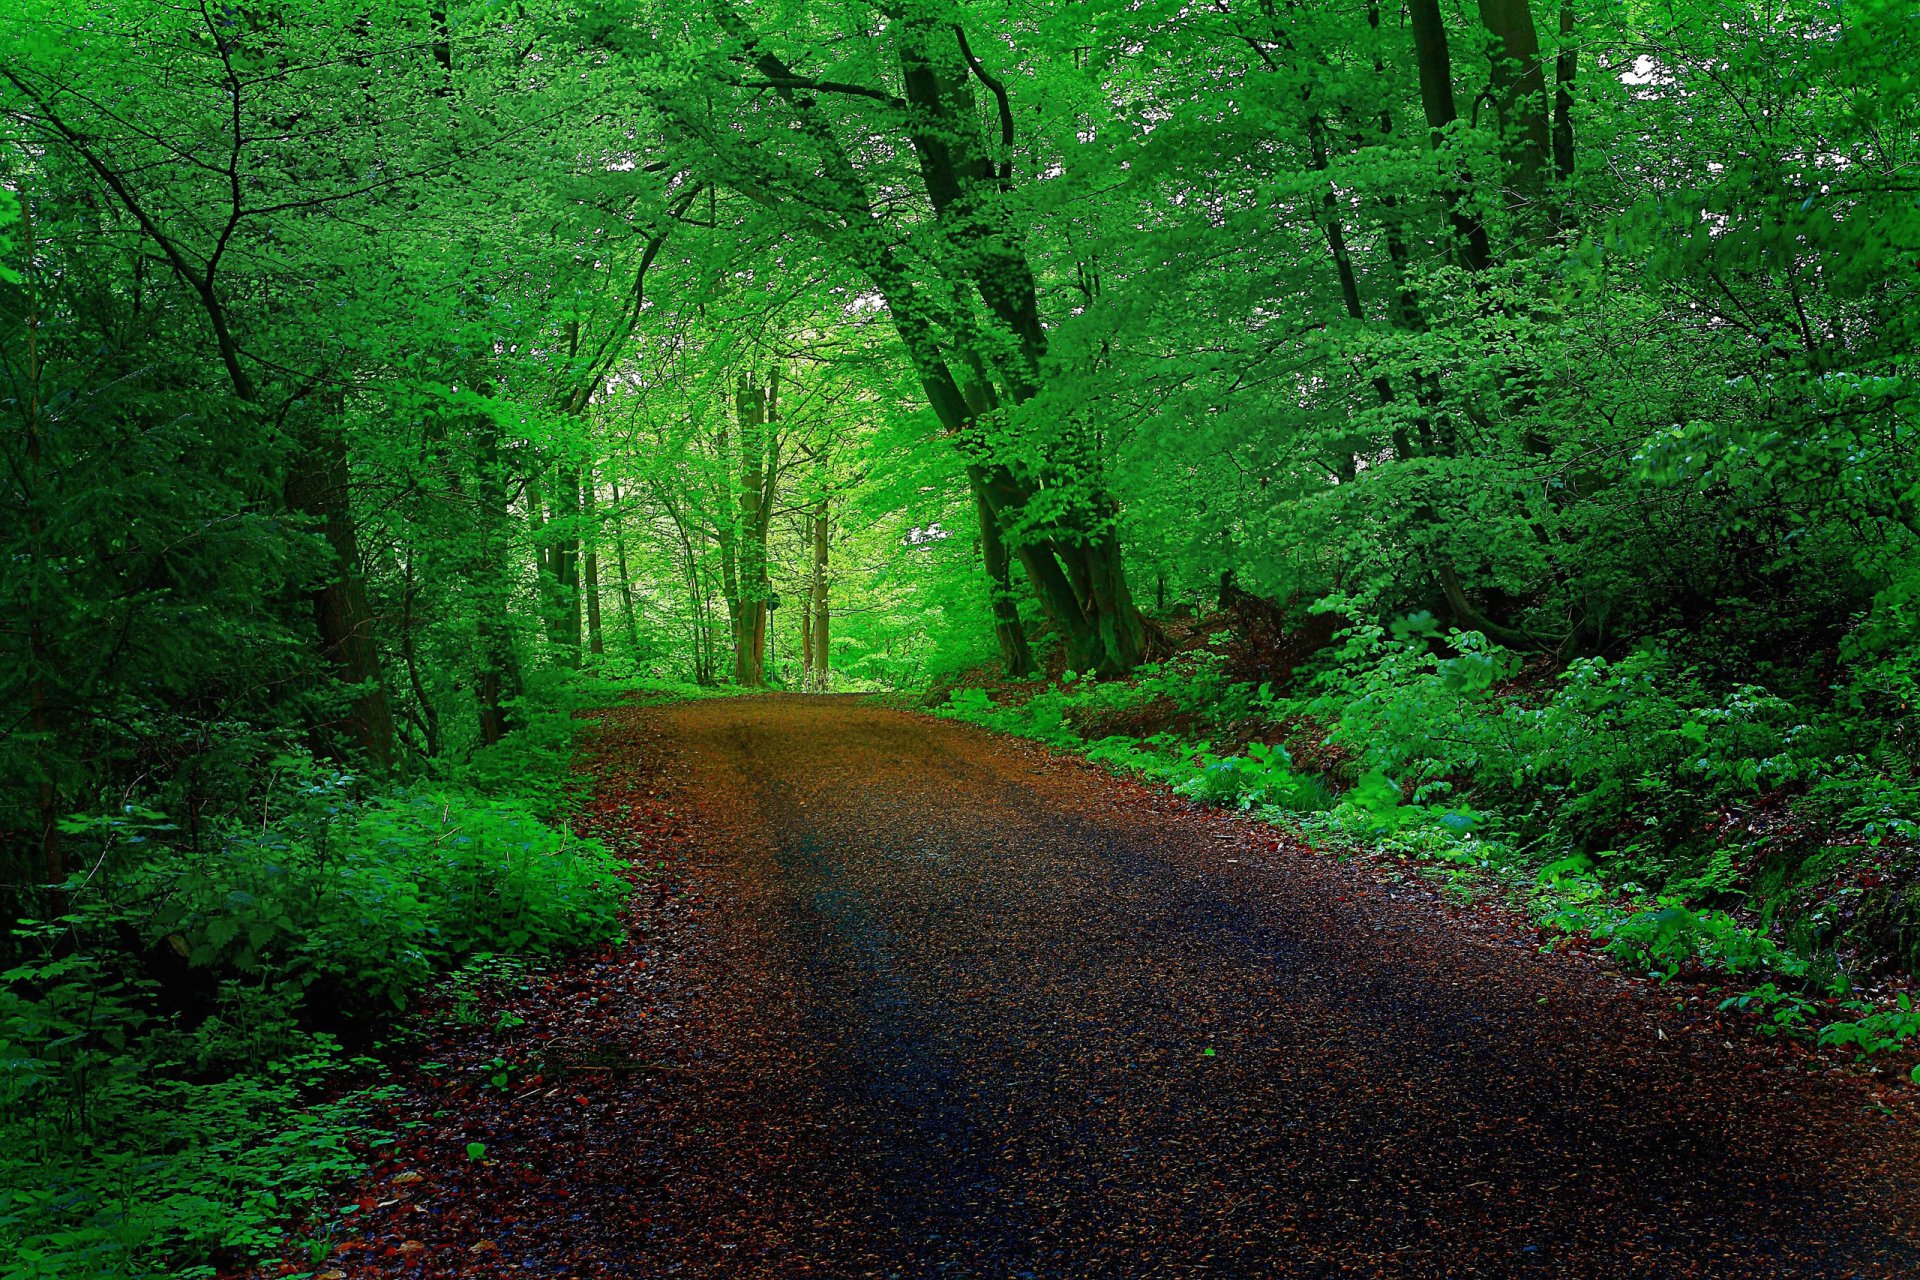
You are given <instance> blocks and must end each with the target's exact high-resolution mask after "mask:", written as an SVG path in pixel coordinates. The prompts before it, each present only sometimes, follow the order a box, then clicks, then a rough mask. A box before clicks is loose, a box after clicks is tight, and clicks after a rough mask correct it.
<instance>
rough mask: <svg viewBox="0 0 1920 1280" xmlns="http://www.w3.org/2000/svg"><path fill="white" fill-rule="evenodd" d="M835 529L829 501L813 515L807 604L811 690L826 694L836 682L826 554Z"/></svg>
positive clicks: (822, 502)
mask: <svg viewBox="0 0 1920 1280" xmlns="http://www.w3.org/2000/svg"><path fill="white" fill-rule="evenodd" d="M831 531H832V526H831V525H830V524H829V523H828V521H827V499H826V498H825V497H824V496H823V497H822V498H821V499H820V505H819V507H818V508H817V509H816V510H815V511H814V514H813V592H812V598H811V599H810V600H809V601H808V602H807V603H808V605H809V606H810V607H809V608H808V609H807V611H806V617H807V651H808V653H810V654H811V655H812V659H813V660H812V663H811V667H812V687H813V690H814V692H815V693H825V692H826V691H827V687H828V685H829V684H831V683H832V680H833V656H832V655H833V647H832V643H831V641H832V626H831V618H832V606H831V602H830V600H829V598H828V592H827V586H828V581H829V580H828V578H827V554H828V551H829V549H830V545H831Z"/></svg>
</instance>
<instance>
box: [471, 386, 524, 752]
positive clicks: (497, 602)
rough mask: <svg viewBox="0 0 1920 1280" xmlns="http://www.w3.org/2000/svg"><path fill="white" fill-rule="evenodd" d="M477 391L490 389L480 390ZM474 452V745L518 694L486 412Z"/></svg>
mask: <svg viewBox="0 0 1920 1280" xmlns="http://www.w3.org/2000/svg"><path fill="white" fill-rule="evenodd" d="M482 394H483V395H485V394H490V393H489V392H487V391H484V390H483V391H482ZM476 430H477V432H478V437H477V439H476V440H475V458H476V462H477V470H478V473H479V479H478V483H477V485H476V486H475V490H474V492H475V495H476V497H477V498H478V499H479V508H480V510H479V525H480V536H479V538H478V540H477V545H476V552H475V556H474V562H473V567H472V576H473V580H474V581H475V582H476V583H478V584H479V590H478V591H477V592H476V596H477V599H476V602H475V608H474V641H475V645H476V647H477V648H478V650H479V653H478V654H477V655H476V656H477V659H478V665H479V676H478V678H477V679H476V680H475V682H474V699H475V702H476V704H477V709H478V712H479V717H480V725H479V728H480V735H479V736H480V745H481V746H483V747H490V746H492V745H493V744H494V743H496V742H498V741H500V739H501V738H502V737H503V736H505V734H506V732H507V730H508V729H509V728H511V727H512V726H511V724H510V723H509V720H508V715H507V707H506V704H507V701H508V700H509V699H511V698H517V697H519V696H520V691H521V690H520V663H519V660H518V658H517V656H516V655H515V653H514V648H513V624H512V622H511V615H510V613H509V607H510V605H511V602H512V599H513V588H512V585H511V578H510V574H509V572H508V568H507V563H506V559H507V545H508V538H507V522H508V514H507V483H506V476H505V474H504V473H503V472H502V470H501V461H500V429H499V427H498V426H496V425H495V423H494V421H493V419H492V418H491V417H482V418H481V419H480V420H479V422H478V423H477V425H476Z"/></svg>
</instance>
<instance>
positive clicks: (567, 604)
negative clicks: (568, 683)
mask: <svg viewBox="0 0 1920 1280" xmlns="http://www.w3.org/2000/svg"><path fill="white" fill-rule="evenodd" d="M549 483H550V484H551V486H552V489H553V495H552V496H551V497H550V498H546V500H545V503H544V506H545V510H544V512H543V511H542V506H543V502H542V499H543V497H544V494H543V487H542V486H541V484H540V483H539V482H537V481H536V482H533V483H530V484H529V485H528V486H527V509H528V511H529V512H530V513H531V514H532V519H533V532H534V563H535V568H536V570H537V571H538V575H539V584H540V605H541V612H542V613H543V614H544V615H545V616H544V618H543V621H544V622H545V624H546V632H547V642H548V643H549V644H550V645H552V646H553V647H554V648H555V649H557V650H558V651H559V658H560V662H561V664H562V665H563V666H567V667H578V666H579V665H580V474H579V472H577V471H571V470H559V471H556V472H554V473H553V475H552V477H551V479H550V481H549Z"/></svg>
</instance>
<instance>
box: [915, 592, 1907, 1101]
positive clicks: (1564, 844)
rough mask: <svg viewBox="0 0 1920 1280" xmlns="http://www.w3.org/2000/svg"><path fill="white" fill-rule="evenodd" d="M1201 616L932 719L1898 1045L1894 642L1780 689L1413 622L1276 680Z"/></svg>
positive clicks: (1901, 923)
mask: <svg viewBox="0 0 1920 1280" xmlns="http://www.w3.org/2000/svg"><path fill="white" fill-rule="evenodd" d="M1210 623H1211V625H1210V626H1209V625H1207V624H1199V625H1193V626H1190V627H1188V628H1187V638H1188V647H1185V648H1184V649H1183V650H1182V651H1181V652H1179V653H1177V654H1176V655H1175V656H1172V657H1170V658H1168V659H1167V660H1166V661H1165V662H1163V663H1157V664H1149V665H1147V666H1144V667H1142V668H1141V669H1139V670H1138V671H1136V672H1135V674H1134V677H1133V678H1132V679H1130V680H1128V681H1125V682H1117V681H1106V682H1101V681H1093V680H1088V679H1083V678H1079V677H1077V676H1076V675H1075V673H1072V672H1067V673H1065V674H1064V675H1063V676H1062V678H1061V679H1060V680H1058V681H1055V682H1035V683H1028V684H1012V683H1006V682H1000V683H996V684H993V685H991V686H987V687H983V686H982V685H979V684H963V685H961V686H960V687H957V688H952V689H951V690H950V691H943V692H944V694H945V700H944V702H939V703H937V709H938V710H939V712H940V713H941V714H943V715H946V716H949V717H952V718H955V719H960V720H966V721H969V722H972V723H975V724H980V725H984V726H986V727H988V728H992V729H995V730H999V731H1002V732H1008V733H1014V734H1019V735H1021V736H1024V737H1029V738H1033V739H1035V740H1037V741H1041V742H1044V743H1047V744H1048V745H1051V746H1055V747H1059V748H1062V749H1065V750H1069V751H1074V752H1077V753H1080V754H1083V755H1085V756H1086V757H1087V758H1088V759H1091V760H1094V761H1097V762H1100V763H1102V764H1105V765H1107V766H1110V767H1112V768H1114V769H1117V770H1120V771H1123V772H1127V773H1132V774H1136V775H1139V776H1141V777H1144V778H1147V779H1149V780H1152V781H1155V782H1159V783H1162V784H1165V785H1167V786H1169V787H1170V788H1172V789H1173V790H1174V791H1176V792H1177V793H1179V794H1181V795H1184V796H1187V797H1189V798H1191V799H1193V800H1195V801H1198V802H1201V803H1207V804H1214V805H1219V806H1223V807H1228V808H1233V809H1238V810H1241V811H1245V812H1248V813H1250V814H1252V815H1254V816H1257V817H1260V818H1263V819H1265V820H1267V821H1270V822H1273V823H1275V824H1277V825H1279V826H1281V827H1283V828H1286V829H1288V830H1290V831H1292V832H1294V833H1296V834H1297V836H1299V837H1300V838H1303V839H1304V840H1305V841H1306V842H1307V843H1309V844H1311V845H1314V846H1324V847H1332V848H1336V849H1338V848H1352V847H1355V846H1364V847H1366V848H1368V849H1371V850H1374V851H1376V852H1379V853H1384V854H1386V855H1389V856H1391V857H1397V858H1398V859H1400V860H1403V861H1407V862H1411V863H1414V864H1417V865H1418V866H1420V867H1421V869H1422V871H1423V873H1424V874H1426V875H1428V876H1430V877H1432V878H1433V879H1435V880H1437V881H1438V882H1439V883H1440V884H1441V885H1442V886H1443V887H1444V889H1445V890H1446V891H1447V892H1448V893H1449V894H1451V895H1454V896H1456V897H1458V898H1459V899H1461V900H1463V901H1471V900H1472V899H1473V898H1474V897H1476V896H1478V895H1482V894H1485V893H1488V892H1492V893H1495V894H1499V895H1501V896H1504V897H1506V898H1508V899H1509V900H1510V901H1511V902H1512V903H1513V904H1514V905H1515V906H1517V907H1518V908H1520V909H1522V910H1524V911H1525V912H1526V913H1528V915H1529V916H1530V917H1531V918H1532V919H1533V920H1534V922H1535V923H1536V924H1537V925H1538V926H1539V927H1540V929H1541V930H1542V936H1543V938H1545V937H1549V936H1552V935H1561V936H1570V937H1572V938H1575V939H1578V940H1580V941H1582V942H1584V943H1587V944H1590V945H1593V946H1595V947H1597V948H1599V949H1601V950H1604V951H1605V952H1606V953H1608V954H1610V955H1612V956H1614V957H1616V958H1617V959H1618V960H1619V961H1620V962H1621V963H1622V964H1623V965H1625V966H1626V967H1628V968H1629V969H1631V970H1634V971H1637V972H1641V973H1644V974H1647V975H1649V976H1652V977H1655V978H1657V979H1659V980H1661V981H1668V980H1671V979H1674V978H1676V977H1685V978H1689V979H1695V980H1700V981H1707V982H1712V983H1715V984H1717V985H1719V986H1721V987H1724V988H1725V997H1724V998H1725V1002H1726V1005H1727V1007H1737V1008H1739V1009H1741V1010H1743V1011H1748V1012H1752V1013H1754V1014H1756V1015H1758V1016H1759V1021H1758V1024H1757V1029H1758V1030H1759V1031H1760V1032H1762V1033H1763V1034H1787V1035H1794V1036H1808V1037H1814V1038H1817V1039H1818V1040H1819V1041H1820V1042H1821V1043H1823V1044H1828V1045H1838V1046H1843V1047H1846V1048H1849V1049H1856V1050H1858V1051H1859V1052H1861V1053H1862V1054H1876V1053H1883V1052H1890V1051H1902V1050H1906V1049H1907V1048H1909V1045H1908V1042H1909V1041H1910V1040H1912V1038H1913V1037H1914V1036H1915V1034H1916V1033H1920V1013H1916V1012H1915V1011H1914V1007H1913V1001H1912V997H1911V996H1910V995H1909V994H1908V993H1907V992H1906V991H1904V990H1897V989H1896V988H1898V987H1900V986H1903V985H1904V984H1905V983H1906V982H1907V981H1909V980H1910V975H1911V974H1912V973H1913V971H1914V966H1915V961H1916V958H1920V952H1917V951H1916V949H1917V948H1920V894H1916V892H1915V891H1914V888H1913V885H1914V883H1915V880H1916V875H1917V873H1920V787H1916V784H1915V781H1914V779H1913V775H1912V763H1911V760H1910V758H1909V757H1908V755H1907V750H1908V747H1909V745H1910V739H1909V734H1908V726H1907V724H1906V722H1905V721H1904V719H1903V718H1883V717H1880V716H1876V715H1875V714H1874V713H1873V711H1874V709H1876V708H1880V707H1883V706H1884V705H1885V704H1884V698H1885V696H1886V692H1887V691H1888V690H1889V689H1890V688H1893V689H1898V688H1905V687H1907V682H1909V681H1910V680H1911V674H1912V662H1913V658H1912V654H1913V653H1914V649H1913V648H1911V647H1910V646H1909V645H1908V644H1900V645H1895V646H1890V647H1884V648H1881V647H1869V646H1867V645H1865V644H1854V645H1851V646H1850V647H1849V652H1850V653H1851V654H1852V655H1853V657H1852V660H1851V661H1849V662H1847V663H1845V664H1844V665H1843V666H1842V668H1841V672H1842V675H1841V682H1840V683H1838V684H1836V685H1834V686H1832V687H1831V688H1825V689H1818V690H1813V691H1803V697H1802V698H1801V699H1799V700H1796V699H1793V698H1789V697H1785V696H1782V695H1780V694H1777V693H1774V692H1771V691H1769V690H1768V689H1766V688H1764V687H1762V686H1759V685H1755V684H1748V683H1736V684H1731V685H1729V684H1724V683H1723V684H1719V685H1717V686H1716V685H1715V684H1714V683H1712V681H1711V677H1710V676H1709V675H1708V674H1707V671H1708V669H1709V667H1708V661H1707V658H1706V656H1705V655H1702V654H1700V653H1698V652H1697V651H1690V650H1691V646H1689V645H1688V643H1687V641H1686V638H1685V637H1682V636H1669V637H1663V638H1661V639H1659V640H1657V641H1654V642H1650V643H1648V644H1646V645H1645V646H1643V647H1640V648H1636V649H1633V650H1630V651H1628V652H1627V653H1625V654H1623V655H1622V656H1620V657H1617V658H1613V659H1609V658H1606V657H1602V656H1594V657H1588V658H1578V659H1574V660H1572V661H1568V662H1555V661H1551V660H1542V659H1537V658H1536V659H1534V660H1532V661H1529V660H1528V659H1527V658H1526V657H1525V656H1523V655H1521V654H1516V653H1514V652H1512V651H1510V650H1507V649H1505V648H1502V647H1501V646H1499V645H1497V644H1494V643H1492V642H1490V641H1488V640H1487V638H1486V637H1485V636H1484V635H1481V634H1480V633H1478V632H1462V631H1459V630H1448V631H1442V630H1441V629H1440V627H1439V626H1438V624H1436V623H1435V622H1434V621H1433V619H1432V618H1431V617H1428V616H1418V617H1414V618H1409V619H1407V620H1405V621H1403V622H1402V623H1400V624H1399V625H1396V626H1395V627H1393V628H1391V629H1389V628H1383V627H1380V626H1377V625H1369V626H1353V627H1347V628H1345V629H1343V630H1341V631H1339V632H1338V633H1337V635H1335V636H1334V637H1333V639H1332V641H1331V642H1330V643H1329V644H1328V645H1327V646H1326V647H1325V648H1323V649H1321V650H1320V651H1318V652H1317V653H1315V654H1314V655H1313V656H1312V657H1311V658H1310V659H1309V660H1308V661H1307V662H1305V663H1304V664H1302V665H1301V666H1299V667H1298V668H1297V669H1295V670H1294V671H1293V672H1292V673H1291V676H1290V678H1289V679H1287V680H1286V681H1285V682H1284V683H1283V684H1281V687H1279V688H1278V689H1276V687H1275V682H1272V681H1261V682H1259V683H1255V682H1254V681H1252V680H1250V679H1236V678H1234V675H1233V673H1232V670H1231V668H1232V664H1233V657H1234V655H1235V653H1236V652H1238V653H1240V654H1244V653H1245V649H1244V646H1241V645H1237V644H1236V639H1237V638H1239V637H1237V636H1236V621H1235V619H1233V618H1231V617H1229V616H1226V615H1215V616H1214V617H1212V618H1211V619H1210ZM1875 625H1876V623H1875V621H1873V620H1871V619H1868V620H1863V621H1862V623H1861V630H1862V631H1867V630H1869V629H1871V628H1873V627H1874V626H1875ZM1269 634H1271V633H1269ZM1276 665H1277V664H1276ZM1807 692H1811V694H1812V696H1805V694H1806V693H1807ZM1915 1071H1916V1073H1920V1067H1916V1068H1915ZM1916 1078H1920V1075H1917V1076H1916Z"/></svg>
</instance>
